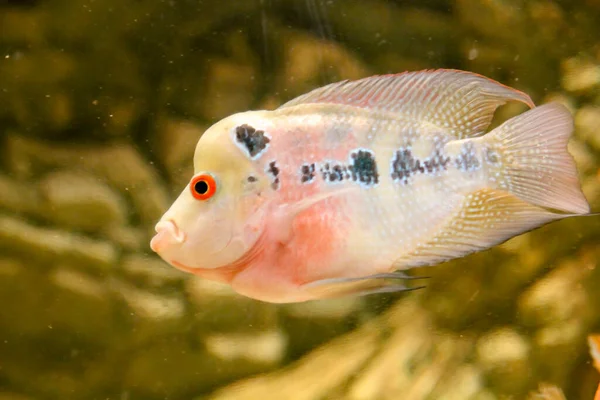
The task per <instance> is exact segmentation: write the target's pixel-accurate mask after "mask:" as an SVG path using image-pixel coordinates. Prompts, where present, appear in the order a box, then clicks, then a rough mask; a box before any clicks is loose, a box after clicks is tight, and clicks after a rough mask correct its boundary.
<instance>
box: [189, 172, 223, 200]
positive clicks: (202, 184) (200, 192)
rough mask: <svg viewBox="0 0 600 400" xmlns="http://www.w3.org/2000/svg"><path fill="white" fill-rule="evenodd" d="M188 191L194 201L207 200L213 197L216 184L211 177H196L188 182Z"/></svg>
mask: <svg viewBox="0 0 600 400" xmlns="http://www.w3.org/2000/svg"><path fill="white" fill-rule="evenodd" d="M190 190H191V191H192V196H194V198H195V199H197V200H208V199H210V198H211V197H213V196H214V194H215V192H216V191H217V182H215V178H213V177H212V176H211V175H208V174H202V175H198V176H195V177H194V178H193V179H192V182H190Z"/></svg>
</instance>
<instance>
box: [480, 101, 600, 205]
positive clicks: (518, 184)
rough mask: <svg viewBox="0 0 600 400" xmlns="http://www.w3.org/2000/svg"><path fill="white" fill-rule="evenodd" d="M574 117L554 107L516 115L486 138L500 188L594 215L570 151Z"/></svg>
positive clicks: (492, 179) (492, 171) (492, 174)
mask: <svg viewBox="0 0 600 400" xmlns="http://www.w3.org/2000/svg"><path fill="white" fill-rule="evenodd" d="M572 132H573V118H572V117H571V114H570V113H569V111H568V110H567V109H566V108H565V107H564V106H563V105H561V104H558V103H550V104H545V105H542V106H540V107H536V108H534V109H532V110H529V111H527V112H525V113H523V114H521V115H519V116H517V117H514V118H512V119H510V120H508V121H506V122H505V123H504V124H502V125H501V126H499V127H498V128H496V129H494V130H493V131H491V132H490V133H488V134H487V135H485V136H484V137H483V138H482V141H483V142H484V143H485V145H486V147H487V150H486V151H487V153H486V154H485V157H486V158H487V160H488V162H489V164H488V165H489V166H490V174H489V177H490V178H489V179H490V182H491V184H492V186H493V187H494V188H496V189H502V190H505V191H508V192H510V193H512V194H514V195H515V196H517V197H519V198H521V199H522V200H524V201H526V202H528V203H531V204H534V205H537V206H541V207H546V208H551V209H556V210H560V211H564V212H566V213H574V214H588V213H589V212H590V206H589V204H588V202H587V200H586V199H585V197H584V196H583V193H582V192H581V187H580V185H579V180H578V177H577V169H576V167H575V162H574V161H573V158H572V157H571V155H570V154H569V153H568V151H567V142H568V141H569V137H570V136H571V133H572Z"/></svg>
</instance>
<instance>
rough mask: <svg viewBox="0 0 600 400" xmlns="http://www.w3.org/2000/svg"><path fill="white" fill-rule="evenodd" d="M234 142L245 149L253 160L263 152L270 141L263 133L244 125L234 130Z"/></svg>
mask: <svg viewBox="0 0 600 400" xmlns="http://www.w3.org/2000/svg"><path fill="white" fill-rule="evenodd" d="M235 138H236V140H237V141H238V142H239V143H240V144H242V145H244V147H246V150H248V154H250V157H252V158H254V157H256V156H257V155H258V154H260V153H261V152H263V151H264V150H265V149H266V148H267V145H268V144H269V142H270V141H271V139H269V138H268V137H267V136H265V132H264V131H261V130H256V129H255V128H254V127H252V126H250V125H248V124H244V125H240V126H238V127H236V128H235Z"/></svg>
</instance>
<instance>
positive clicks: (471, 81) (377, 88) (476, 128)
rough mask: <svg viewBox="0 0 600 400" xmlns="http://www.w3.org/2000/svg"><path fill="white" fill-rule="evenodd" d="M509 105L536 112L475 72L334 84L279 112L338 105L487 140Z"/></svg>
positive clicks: (530, 103) (442, 72)
mask: <svg viewBox="0 0 600 400" xmlns="http://www.w3.org/2000/svg"><path fill="white" fill-rule="evenodd" d="M510 100H516V101H520V102H522V103H525V104H527V105H528V106H529V107H531V108H533V107H534V104H533V101H532V100H531V98H530V97H529V96H528V95H526V94H525V93H523V92H520V91H518V90H516V89H512V88H510V87H508V86H504V85H502V84H500V83H498V82H496V81H494V80H491V79H488V78H485V77H483V76H481V75H477V74H473V73H470V72H465V71H458V70H449V69H439V70H427V71H417V72H404V73H401V74H395V75H380V76H373V77H369V78H364V79H360V80H357V81H347V80H346V81H341V82H337V83H332V84H330V85H327V86H324V87H322V88H319V89H315V90H313V91H311V92H309V93H306V94H304V95H302V96H299V97H297V98H295V99H293V100H291V101H289V102H287V103H285V104H284V105H282V106H281V107H279V108H286V107H291V106H296V105H299V104H309V103H330V104H332V103H333V104H346V105H351V106H355V107H361V108H368V109H373V110H382V111H391V112H397V113H402V114H404V115H408V116H411V117H413V118H415V119H417V120H423V121H427V122H429V123H431V124H434V125H436V126H438V127H440V128H443V129H445V130H448V131H449V133H451V134H452V135H454V136H456V137H457V139H463V138H467V137H473V136H477V135H480V134H482V133H483V132H484V131H485V129H486V128H487V127H488V125H489V124H490V122H491V120H492V117H493V115H494V111H495V110H496V108H497V107H499V106H501V105H502V104H504V103H506V102H507V101H510Z"/></svg>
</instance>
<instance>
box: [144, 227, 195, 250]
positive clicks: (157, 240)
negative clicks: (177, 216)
mask: <svg viewBox="0 0 600 400" xmlns="http://www.w3.org/2000/svg"><path fill="white" fill-rule="evenodd" d="M154 230H155V231H156V235H154V237H153V238H152V240H151V241H150V248H151V249H152V250H153V251H155V252H156V253H158V252H160V251H162V250H164V249H166V248H168V247H169V246H171V245H173V244H175V245H180V244H182V243H183V242H185V240H186V238H187V236H186V234H185V232H183V231H182V230H181V229H179V227H178V226H177V224H176V223H175V221H173V220H171V219H168V220H164V221H160V222H159V223H158V224H156V226H155V227H154Z"/></svg>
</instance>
